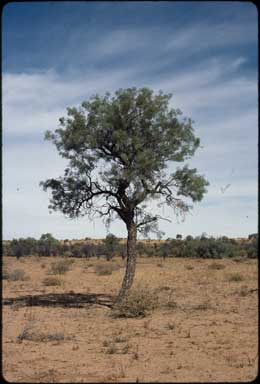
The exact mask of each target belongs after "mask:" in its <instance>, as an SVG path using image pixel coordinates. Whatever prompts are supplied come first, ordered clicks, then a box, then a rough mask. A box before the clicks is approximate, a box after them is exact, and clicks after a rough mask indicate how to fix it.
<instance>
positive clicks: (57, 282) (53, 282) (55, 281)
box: [42, 277, 63, 287]
mask: <svg viewBox="0 0 260 384" xmlns="http://www.w3.org/2000/svg"><path fill="white" fill-rule="evenodd" d="M62 283H63V281H62V280H61V279H59V278H58V277H46V278H45V279H44V280H43V281H42V284H43V285H45V286H47V287H54V286H61V285H62Z"/></svg>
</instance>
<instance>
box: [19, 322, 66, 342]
mask: <svg viewBox="0 0 260 384" xmlns="http://www.w3.org/2000/svg"><path fill="white" fill-rule="evenodd" d="M24 340H27V341H34V342H36V343H38V342H50V341H64V340H65V336H64V334H63V333H62V332H57V333H51V334H46V333H42V332H37V331H36V330H33V328H31V327H30V326H25V328H24V329H23V330H22V332H21V333H20V334H19V335H18V336H17V341H18V343H21V342H22V341H24Z"/></svg>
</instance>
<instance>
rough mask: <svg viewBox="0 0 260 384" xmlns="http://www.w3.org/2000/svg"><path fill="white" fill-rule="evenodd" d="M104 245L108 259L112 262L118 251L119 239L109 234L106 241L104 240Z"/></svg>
mask: <svg viewBox="0 0 260 384" xmlns="http://www.w3.org/2000/svg"><path fill="white" fill-rule="evenodd" d="M103 243H104V247H105V254H106V258H107V260H111V259H112V258H113V256H114V255H115V253H116V252H117V251H118V245H119V239H118V238H117V237H116V236H115V235H113V234H112V233H109V234H108V235H107V236H106V238H105V240H103Z"/></svg>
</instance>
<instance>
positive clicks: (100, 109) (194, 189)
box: [41, 88, 208, 303]
mask: <svg viewBox="0 0 260 384" xmlns="http://www.w3.org/2000/svg"><path fill="white" fill-rule="evenodd" d="M170 98H171V95H170V94H163V92H161V91H160V92H159V93H158V94H154V92H153V91H152V90H150V89H148V88H141V89H136V88H128V89H125V90H124V89H120V90H118V91H117V92H115V95H110V94H109V93H106V94H105V96H99V95H95V96H93V97H92V98H90V99H89V100H88V101H84V102H83V103H82V105H81V106H80V107H78V108H75V107H73V108H68V109H67V116H66V117H63V118H61V119H60V127H59V128H58V129H56V130H55V131H54V132H50V131H47V132H46V135H45V138H46V139H49V140H51V141H52V142H53V143H54V144H55V146H56V148H57V150H58V152H59V154H60V155H61V156H62V157H64V158H65V159H68V160H69V164H68V167H67V168H66V169H65V172H64V176H63V177H59V178H57V179H48V180H46V181H45V182H41V185H42V186H43V188H44V190H47V189H48V188H49V189H50V190H51V192H52V198H51V200H50V205H49V208H50V209H52V210H60V211H61V212H63V214H65V215H66V216H68V217H70V218H74V217H79V216H82V215H86V214H88V215H89V217H90V218H91V219H93V218H94V217H96V216H101V217H104V218H105V223H106V224H107V225H109V223H110V222H111V220H113V219H114V218H115V217H117V218H119V219H121V220H122V221H123V222H124V223H125V225H126V229H127V234H128V236H127V265H126V272H125V276H124V279H123V282H122V287H121V289H120V291H119V295H118V298H117V303H118V302H120V301H121V300H122V299H123V298H124V297H125V296H126V295H127V293H128V291H129V289H130V287H131V285H132V283H133V279H134V274H135V266H136V239H137V232H139V233H141V234H142V235H144V236H146V235H147V234H148V233H149V232H150V231H153V232H156V233H159V232H158V231H159V230H158V220H159V219H160V218H161V216H160V215H158V214H155V213H153V212H150V211H149V210H148V208H147V203H149V201H150V200H152V199H157V201H158V205H159V206H160V207H161V206H162V205H163V204H166V205H167V206H169V207H172V208H173V209H174V210H175V213H176V214H177V215H179V214H181V215H185V214H186V213H187V212H189V210H190V208H191V205H189V200H191V201H192V202H196V201H200V200H201V199H202V198H203V195H204V193H205V192H206V186H207V185H208V182H207V181H206V180H205V178H204V177H203V176H201V175H199V174H197V170H196V168H189V167H188V165H187V164H185V165H184V166H183V167H177V168H175V170H174V172H170V169H169V167H168V165H169V164H170V163H171V162H173V163H180V162H183V161H185V160H186V159H188V158H190V157H191V156H193V155H194V153H195V151H196V149H197V148H198V147H199V145H200V140H199V139H198V138H197V137H196V136H195V134H194V130H193V126H192V124H193V122H192V120H191V119H189V118H183V119H181V117H180V116H181V114H182V113H181V111H180V110H178V109H173V108H170V107H169V100H170Z"/></svg>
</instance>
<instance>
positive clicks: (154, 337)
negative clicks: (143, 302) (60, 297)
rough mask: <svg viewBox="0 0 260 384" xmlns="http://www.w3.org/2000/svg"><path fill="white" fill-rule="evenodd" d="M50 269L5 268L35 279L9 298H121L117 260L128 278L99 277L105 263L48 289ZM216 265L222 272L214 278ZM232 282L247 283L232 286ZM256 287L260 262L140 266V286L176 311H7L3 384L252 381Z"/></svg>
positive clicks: (82, 263)
mask: <svg viewBox="0 0 260 384" xmlns="http://www.w3.org/2000/svg"><path fill="white" fill-rule="evenodd" d="M56 259H57V258H55V260H56ZM53 260H54V258H44V257H41V258H37V257H27V258H26V259H24V260H19V261H17V260H16V259H14V258H10V257H9V258H8V257H6V258H4V260H3V265H4V268H5V269H7V270H9V271H12V270H14V269H16V268H19V269H23V270H24V271H25V273H26V275H27V276H28V277H29V279H28V280H26V281H8V280H4V281H3V296H4V298H14V297H19V296H23V295H28V294H31V295H39V294H43V293H45V294H46V293H67V292H70V291H73V292H75V293H87V292H90V293H106V294H116V292H117V291H118V289H119V287H120V284H121V280H122V277H123V273H124V268H123V261H121V260H119V259H117V260H116V261H115V263H117V264H120V266H121V268H120V269H119V270H117V271H114V272H113V273H112V275H109V276H98V275H97V274H96V272H95V265H96V264H100V263H102V264H104V263H105V261H101V260H90V261H86V260H81V259H75V261H74V263H73V265H72V267H71V270H70V271H68V272H67V273H66V274H65V275H63V276H61V279H62V280H63V285H62V286H60V287H52V286H44V284H43V280H44V278H46V277H48V274H47V272H48V268H49V266H50V263H51V262H52V261H53ZM215 263H217V264H221V265H222V267H220V269H216V268H214V266H213V268H211V267H210V266H212V264H215ZM86 265H87V266H89V265H90V266H89V267H87V268H86ZM234 274H236V276H238V275H239V276H240V277H239V278H235V279H232V275H234ZM257 279H258V272H257V261H256V260H245V261H240V262H236V261H232V260H224V259H223V260H217V261H213V260H199V259H195V260H189V259H181V258H179V259H177V258H173V259H169V260H166V261H165V262H161V260H159V259H158V258H150V259H148V258H140V259H139V260H138V266H137V273H136V280H135V281H136V283H137V284H138V283H139V284H140V283H141V284H144V285H146V286H148V287H151V288H152V289H157V291H158V292H159V293H160V295H169V293H170V294H171V295H172V298H173V299H174V301H175V302H176V306H172V307H159V308H158V309H156V310H154V311H153V312H152V313H151V314H150V315H149V316H147V317H145V318H141V319H122V318H113V317H111V309H110V308H108V307H106V306H103V305H96V304H89V305H87V306H86V307H84V308H64V307H55V308H52V307H44V306H36V307H34V306H33V307H29V306H24V305H22V304H12V305H4V306H3V348H2V350H3V356H2V362H3V375H4V377H5V379H6V380H8V381H11V382H34V383H36V382H48V383H51V382H64V383H65V382H67V383H69V382H191V381H192V382H195V381H198V382H220V381H221V382H223V381H224V382H234V381H243V382H244V381H251V380H253V379H254V378H255V377H256V375H257V366H258V291H257V287H258V285H257ZM233 280H235V281H233ZM26 330H27V331H28V330H29V331H30V332H32V331H33V333H34V334H36V335H38V336H39V335H45V336H46V335H47V336H48V335H49V336H50V337H49V339H48V337H47V336H46V337H45V338H43V339H42V340H37V338H36V340H26V338H21V335H23V334H24V332H25V331H26ZM53 335H54V336H53ZM55 335H56V336H57V335H59V336H60V335H61V340H59V337H56V339H55ZM19 336H20V339H19ZM52 336H53V337H52ZM62 338H63V339H62Z"/></svg>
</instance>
